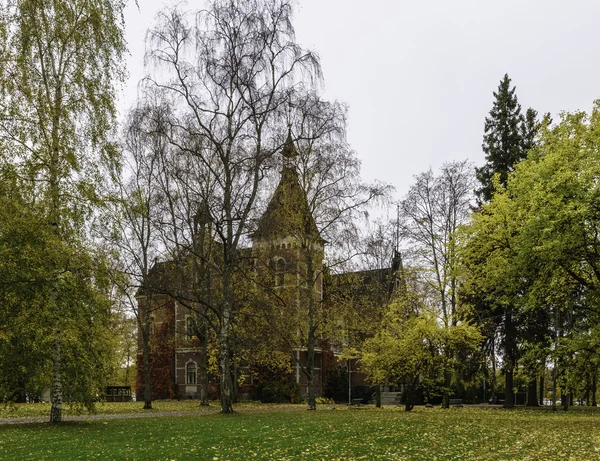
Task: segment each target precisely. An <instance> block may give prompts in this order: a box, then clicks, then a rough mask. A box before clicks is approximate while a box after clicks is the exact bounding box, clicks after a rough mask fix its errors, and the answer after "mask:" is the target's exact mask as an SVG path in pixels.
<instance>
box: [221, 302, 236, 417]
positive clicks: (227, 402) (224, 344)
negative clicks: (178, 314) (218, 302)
mask: <svg viewBox="0 0 600 461" xmlns="http://www.w3.org/2000/svg"><path fill="white" fill-rule="evenodd" d="M230 318H231V305H230V304H229V303H227V302H226V303H224V306H223V312H222V315H221V328H220V331H219V346H220V347H219V366H220V368H221V383H220V387H221V413H225V414H228V413H233V401H232V396H231V371H230V367H229V344H228V343H229V321H230Z"/></svg>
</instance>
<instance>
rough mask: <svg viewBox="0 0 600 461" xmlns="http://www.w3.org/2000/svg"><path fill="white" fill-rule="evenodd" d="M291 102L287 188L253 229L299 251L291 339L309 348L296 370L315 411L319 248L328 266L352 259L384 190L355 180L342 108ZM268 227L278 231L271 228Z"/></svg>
mask: <svg viewBox="0 0 600 461" xmlns="http://www.w3.org/2000/svg"><path fill="white" fill-rule="evenodd" d="M293 97H294V99H293V102H292V105H291V106H290V107H289V108H286V109H285V113H284V114H282V117H286V118H287V119H288V123H289V126H290V131H289V133H288V139H287V141H286V145H285V147H284V154H283V159H282V161H283V169H282V182H281V183H280V184H283V183H284V180H285V181H286V182H287V183H286V184H285V187H287V188H288V189H289V190H288V191H287V193H285V194H282V195H281V197H274V198H273V199H272V200H279V201H280V202H283V203H279V204H278V205H279V206H278V208H277V209H275V208H273V210H272V212H271V213H270V212H269V209H267V213H266V214H265V215H263V217H262V218H261V220H260V221H259V223H258V230H259V232H260V233H261V234H263V235H265V234H266V235H267V236H272V237H284V236H287V237H292V238H293V239H294V241H295V242H296V243H297V244H298V247H299V255H301V256H300V258H301V259H302V260H301V261H299V264H297V265H296V268H295V271H296V274H295V275H296V280H297V285H298V287H297V288H298V295H297V297H296V298H292V302H295V301H294V300H297V299H300V300H301V302H300V303H299V304H298V305H299V306H301V307H302V308H304V307H305V308H306V312H303V314H304V315H305V316H306V317H304V318H305V319H306V320H305V321H304V322H299V323H298V326H297V328H296V329H297V331H298V332H299V333H300V337H298V338H296V339H295V341H296V344H295V346H296V347H298V346H306V349H307V364H306V366H305V367H304V366H302V371H303V372H304V373H305V375H306V377H307V382H308V409H309V410H314V409H315V408H316V404H315V396H316V392H315V386H314V369H315V347H316V346H317V340H318V338H319V334H318V332H319V330H320V328H321V326H322V324H323V321H324V312H323V309H322V301H323V297H322V292H321V289H320V287H321V282H322V279H323V264H322V261H323V257H324V244H325V243H327V245H328V251H327V255H328V258H329V261H330V264H329V267H330V268H331V267H335V265H338V264H341V263H342V262H343V261H347V260H348V259H350V258H351V257H352V256H355V255H356V253H357V251H356V243H357V237H358V229H357V220H358V218H359V217H360V216H361V214H362V213H363V212H364V211H365V209H366V207H367V206H368V205H370V204H371V203H372V202H373V201H375V200H377V199H379V198H382V197H384V196H385V195H386V194H387V193H388V192H389V188H388V187H386V186H385V185H382V184H377V183H376V184H365V183H363V182H362V181H361V180H360V162H359V161H358V159H357V158H356V155H355V153H354V152H353V151H352V150H351V149H350V147H349V146H348V144H347V143H346V140H345V128H346V107H345V106H344V105H342V104H339V103H337V102H333V103H332V102H328V101H324V100H322V99H321V98H319V97H318V96H317V95H316V94H314V93H310V92H308V93H307V92H303V91H297V92H296V93H295V94H294V95H293ZM292 132H293V133H295V135H296V136H295V137H296V140H295V142H294V140H293V139H292V136H291V134H292ZM275 194H277V192H276V193H275ZM270 206H271V205H270ZM275 214H277V215H278V216H275ZM269 225H271V226H276V228H271V229H269ZM299 365H301V364H300V363H299Z"/></svg>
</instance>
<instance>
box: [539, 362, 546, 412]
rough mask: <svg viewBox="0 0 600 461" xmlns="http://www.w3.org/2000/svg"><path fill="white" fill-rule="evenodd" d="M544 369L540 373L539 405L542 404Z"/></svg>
mask: <svg viewBox="0 0 600 461" xmlns="http://www.w3.org/2000/svg"><path fill="white" fill-rule="evenodd" d="M545 372H546V370H545V369H544V370H542V374H541V375H540V405H544V394H545V392H544V373H545Z"/></svg>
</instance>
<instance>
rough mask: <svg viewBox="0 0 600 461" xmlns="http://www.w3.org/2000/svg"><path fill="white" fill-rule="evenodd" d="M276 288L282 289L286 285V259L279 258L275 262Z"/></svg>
mask: <svg viewBox="0 0 600 461" xmlns="http://www.w3.org/2000/svg"><path fill="white" fill-rule="evenodd" d="M274 281H275V287H282V286H283V285H284V283H285V259H282V258H279V259H276V260H275V272H274Z"/></svg>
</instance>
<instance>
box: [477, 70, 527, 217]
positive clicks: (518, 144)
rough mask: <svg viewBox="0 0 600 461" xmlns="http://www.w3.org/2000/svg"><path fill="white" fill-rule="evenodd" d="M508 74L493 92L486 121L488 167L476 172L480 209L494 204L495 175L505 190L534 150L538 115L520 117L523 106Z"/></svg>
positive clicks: (484, 144) (484, 145) (485, 136)
mask: <svg viewBox="0 0 600 461" xmlns="http://www.w3.org/2000/svg"><path fill="white" fill-rule="evenodd" d="M510 83H511V79H510V78H509V76H508V74H505V75H504V78H503V79H502V80H501V81H500V85H499V86H498V90H497V91H496V92H494V97H495V98H496V100H495V101H494V106H493V107H492V110H490V115H489V117H486V118H485V132H484V135H483V144H482V148H483V151H484V152H485V160H486V164H485V165H484V166H483V167H481V168H476V174H477V179H478V180H479V182H480V183H481V187H480V188H479V189H477V190H476V191H475V193H476V194H477V200H478V203H479V205H481V204H482V203H487V202H489V201H490V200H491V198H492V194H493V191H494V185H493V177H494V174H496V173H498V174H499V175H500V184H501V185H502V186H506V183H507V181H508V175H509V173H511V172H512V171H513V170H514V167H515V165H516V164H517V163H519V162H520V161H521V160H522V159H523V158H525V156H526V155H527V150H528V149H530V148H531V147H532V146H533V142H534V138H535V125H536V123H537V120H536V118H537V111H536V110H534V109H531V108H530V109H527V112H526V115H525V116H523V114H522V113H521V105H520V104H519V101H518V99H517V95H516V93H515V90H516V87H514V86H513V87H512V88H511V87H510Z"/></svg>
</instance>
